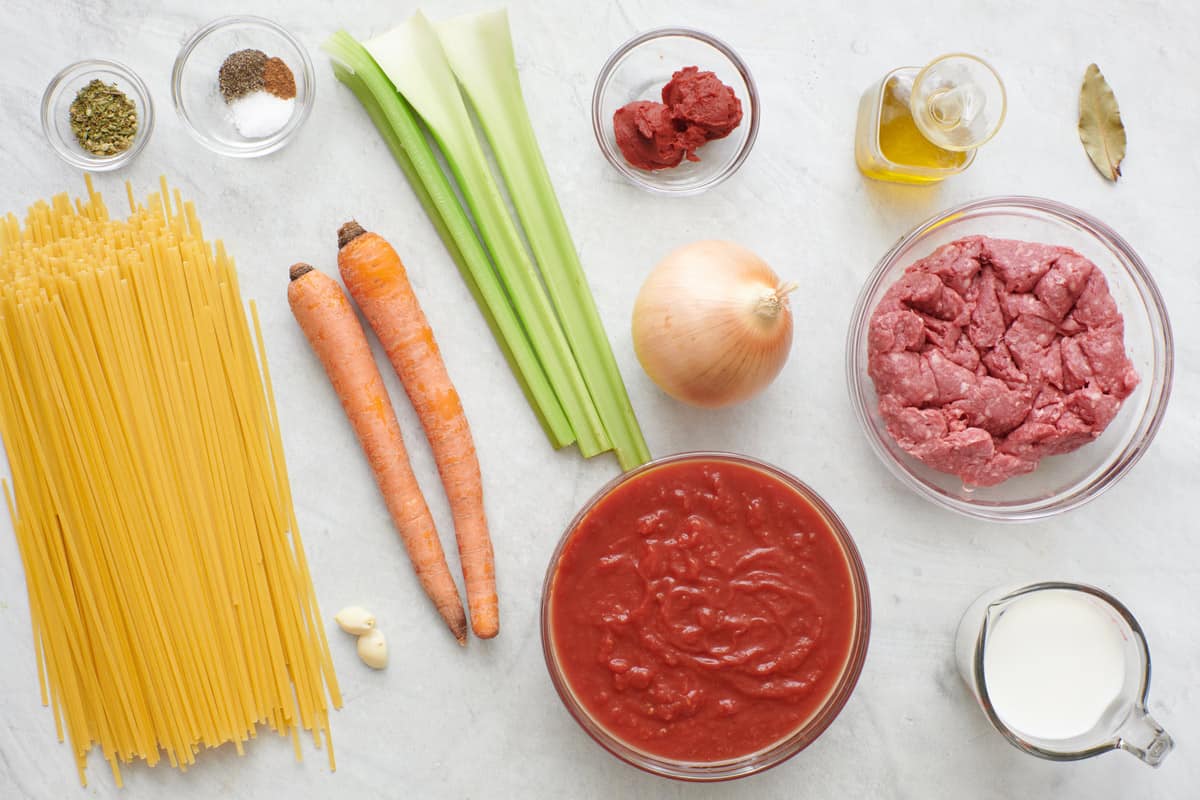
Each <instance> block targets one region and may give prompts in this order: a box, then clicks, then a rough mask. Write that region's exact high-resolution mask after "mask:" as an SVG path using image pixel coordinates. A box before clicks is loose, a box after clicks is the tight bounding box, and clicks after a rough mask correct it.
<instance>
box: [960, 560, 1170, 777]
mask: <svg viewBox="0 0 1200 800" xmlns="http://www.w3.org/2000/svg"><path fill="white" fill-rule="evenodd" d="M955 655H956V658H957V660H958V668H959V671H960V673H961V674H962V676H963V680H964V681H966V684H967V688H969V689H970V690H971V692H972V693H973V694H974V695H975V698H976V700H978V701H979V705H980V706H981V707H982V708H983V711H984V713H985V714H986V715H987V717H988V720H989V721H990V722H991V723H992V726H993V727H995V728H996V730H998V731H1000V733H1002V734H1004V736H1005V738H1007V739H1008V740H1009V741H1010V742H1011V743H1012V744H1014V745H1015V746H1017V747H1019V748H1020V749H1022V750H1024V751H1025V752H1027V753H1032V754H1033V755H1035V756H1040V757H1041V758H1048V759H1052V760H1055V761H1075V760H1078V759H1081V758H1088V757H1090V756H1095V755H1099V754H1101V753H1106V752H1108V751H1109V750H1118V749H1120V750H1124V751H1126V752H1128V753H1132V754H1133V755H1135V756H1137V757H1138V758H1140V759H1141V760H1142V761H1144V762H1146V763H1147V764H1149V765H1151V766H1155V767H1156V766H1158V765H1159V763H1160V762H1161V761H1162V760H1163V758H1165V757H1166V756H1167V754H1168V753H1170V752H1171V749H1172V748H1173V747H1174V742H1173V740H1172V739H1171V736H1170V735H1169V734H1168V733H1167V732H1166V731H1165V730H1163V728H1162V726H1161V725H1159V724H1158V723H1157V722H1155V721H1154V719H1153V718H1152V717H1151V716H1150V715H1149V714H1147V713H1146V694H1147V692H1148V690H1149V685H1150V651H1149V649H1148V648H1147V646H1146V638H1145V635H1144V634H1143V633H1142V629H1141V626H1139V625H1138V622H1137V620H1136V619H1134V616H1133V614H1131V613H1130V612H1129V609H1127V608H1126V607H1125V606H1124V605H1122V604H1121V603H1120V602H1119V601H1118V600H1117V599H1116V598H1115V597H1113V596H1112V595H1110V594H1108V593H1106V592H1104V591H1101V590H1100V589H1097V588H1095V587H1092V586H1086V585H1083V584H1076V583H1060V582H1047V583H1035V584H1031V585H1028V586H1021V587H1015V588H1014V587H1009V588H1001V589H994V590H992V591H990V592H987V593H985V594H984V595H983V596H982V597H980V598H979V599H978V600H976V601H975V603H974V604H972V605H971V607H970V608H969V609H967V612H966V614H965V615H964V616H963V618H962V622H960V623H959V627H958V634H957V636H956V639H955Z"/></svg>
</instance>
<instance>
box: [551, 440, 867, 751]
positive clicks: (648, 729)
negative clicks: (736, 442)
mask: <svg viewBox="0 0 1200 800" xmlns="http://www.w3.org/2000/svg"><path fill="white" fill-rule="evenodd" d="M550 592H551V597H550V625H551V632H552V637H553V649H554V652H555V654H556V657H557V660H558V662H559V665H560V667H561V670H562V673H563V676H564V679H565V680H566V682H567V683H568V684H569V686H570V687H571V689H572V690H573V692H574V694H575V695H576V697H577V698H578V700H579V702H580V703H581V704H582V705H583V706H584V708H585V709H586V710H587V712H588V713H589V714H590V715H591V716H592V718H593V719H594V720H595V721H596V722H597V723H599V724H600V725H601V726H602V727H604V728H605V729H607V730H608V731H609V732H610V733H612V734H613V735H614V736H616V737H617V738H618V739H620V740H622V741H624V742H625V743H627V744H629V745H631V746H633V747H635V748H638V749H640V750H643V751H646V752H648V753H651V754H654V755H657V756H660V757H665V758H671V759H675V760H681V761H695V762H712V761H722V760H727V759H733V758H738V757H741V756H745V755H748V754H750V753H754V752H757V751H759V750H761V749H763V748H765V747H768V746H770V745H772V744H774V743H776V742H778V741H780V740H782V739H784V738H786V737H788V736H790V735H791V734H792V733H794V732H795V731H796V730H798V729H799V728H800V727H801V726H803V725H804V724H805V723H806V722H808V721H809V720H810V719H811V718H812V717H813V716H814V714H816V712H817V711H818V710H819V709H820V708H821V707H822V706H823V705H824V703H825V701H826V699H827V698H828V697H829V695H830V693H831V692H832V690H833V688H834V687H835V685H836V684H837V682H838V679H839V678H840V676H841V675H842V673H843V671H844V669H845V666H846V663H847V661H848V656H849V653H850V649H851V645H852V642H853V639H854V630H855V622H856V620H855V595H854V586H853V583H852V578H851V570H850V566H849V562H848V560H847V556H846V554H845V551H844V549H843V548H842V545H841V544H840V542H839V540H838V538H837V535H836V534H835V533H834V531H833V529H832V528H831V527H830V525H829V523H828V522H827V521H826V519H825V517H824V516H823V515H822V514H821V512H820V511H819V510H818V509H817V508H815V507H814V506H813V505H812V504H811V503H810V502H809V501H808V499H806V498H805V497H803V496H802V495H801V494H799V493H798V492H797V491H796V490H795V489H793V488H792V487H791V486H789V485H788V484H786V483H784V482H783V481H781V480H779V479H778V478H776V477H774V476H773V475H770V474H768V473H766V472H763V471H762V470H759V469H756V468H754V467H752V466H749V465H746V464H742V463H738V462H732V461H725V460H719V459H711V458H706V459H696V460H687V461H679V462H673V463H668V464H664V465H662V466H661V467H657V468H654V469H652V470H649V471H647V472H645V473H642V474H640V475H637V476H635V477H634V478H632V479H630V480H628V481H626V482H625V483H623V484H620V485H619V486H617V487H616V488H615V489H614V490H613V491H612V492H610V493H609V494H608V495H607V496H606V497H604V498H602V499H601V500H600V501H599V502H598V503H597V504H596V505H595V506H594V507H593V508H592V509H591V511H590V512H589V513H588V514H587V516H586V517H584V519H583V520H582V521H581V522H580V523H579V525H578V526H577V527H576V529H575V531H574V532H573V534H572V535H571V536H570V538H569V539H568V541H567V543H566V545H565V546H564V548H563V551H562V554H561V556H560V558H559V562H558V566H557V569H556V571H555V573H554V577H553V582H552V585H551V589H550Z"/></svg>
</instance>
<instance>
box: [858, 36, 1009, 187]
mask: <svg viewBox="0 0 1200 800" xmlns="http://www.w3.org/2000/svg"><path fill="white" fill-rule="evenodd" d="M1005 109H1006V100H1005V94H1004V84H1003V83H1001V81H1000V76H998V75H997V74H996V72H995V70H993V69H992V68H991V67H990V66H989V65H988V64H987V63H986V62H985V61H983V60H981V59H979V58H976V57H975V56H969V55H964V54H957V53H956V54H951V55H945V56H941V57H940V58H937V59H935V60H934V61H932V62H930V64H928V65H927V66H926V67H924V68H923V69H922V68H918V67H901V68H899V69H895V70H892V71H891V72H889V73H888V74H887V75H884V76H883V78H882V79H880V81H879V82H878V83H876V84H875V85H873V86H872V87H871V88H870V89H868V90H867V91H866V92H865V93H864V94H863V96H862V100H861V101H860V102H859V106H858V132H857V134H856V135H855V143H854V157H855V160H856V161H857V162H858V168H859V169H860V170H862V172H863V174H864V175H866V176H867V177H868V178H875V179H877V180H883V181H894V182H896V183H917V184H924V183H936V182H938V181H941V180H943V179H945V178H947V177H949V176H950V175H957V174H958V173H960V172H962V171H963V170H965V169H966V168H967V167H969V166H970V165H971V162H972V161H974V160H975V150H976V149H977V148H978V147H979V146H980V145H982V144H983V143H984V142H986V141H988V140H989V139H991V138H992V137H993V136H995V135H996V131H998V130H999V129H1000V125H1001V123H1003V122H1004V113H1005Z"/></svg>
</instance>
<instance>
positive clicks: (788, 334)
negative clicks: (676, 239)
mask: <svg viewBox="0 0 1200 800" xmlns="http://www.w3.org/2000/svg"><path fill="white" fill-rule="evenodd" d="M795 288H796V285H795V284H793V283H783V282H781V281H780V280H779V276H778V275H776V274H775V272H774V271H773V270H772V269H771V268H770V267H769V266H767V264H766V262H765V261H763V260H762V259H761V258H759V257H758V256H756V255H755V254H754V253H751V252H750V251H749V250H747V249H745V248H744V247H740V246H739V245H736V244H733V243H732V242H724V241H715V240H707V241H700V242H694V243H692V244H689V245H686V246H684V247H681V248H679V249H678V250H675V251H674V252H672V253H671V254H670V255H668V256H667V257H666V258H664V259H663V260H662V261H660V262H659V263H658V266H656V267H655V268H654V270H653V271H652V272H651V273H650V275H649V277H647V278H646V282H645V283H644V284H642V289H641V291H640V292H638V296H637V301H636V302H635V303H634V306H633V347H634V350H635V351H636V352H637V357H638V360H639V361H640V362H641V364H642V368H643V369H644V370H646V374H647V375H649V376H650V378H651V380H653V381H654V382H655V383H656V384H658V386H659V388H661V389H662V390H663V391H664V392H666V393H667V394H669V395H671V397H674V398H675V399H677V400H682V401H683V402H685V403H691V404H692V405H696V406H703V407H705V408H719V407H721V406H728V405H733V404H734V403H740V402H741V401H743V400H746V399H748V398H750V397H752V396H753V395H755V394H757V393H758V392H760V391H762V390H763V389H764V388H766V386H767V384H769V383H770V382H771V381H772V380H774V379H775V376H776V375H778V374H779V371H780V370H781V369H782V368H783V365H784V362H785V361H787V357H788V352H789V351H790V349H791V345H792V311H791V308H790V307H789V304H788V297H787V296H788V293H790V292H791V291H792V290H793V289H795Z"/></svg>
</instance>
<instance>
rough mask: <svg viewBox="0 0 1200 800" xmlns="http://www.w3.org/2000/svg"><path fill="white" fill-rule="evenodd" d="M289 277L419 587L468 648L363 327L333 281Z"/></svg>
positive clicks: (299, 267) (309, 275)
mask: <svg viewBox="0 0 1200 800" xmlns="http://www.w3.org/2000/svg"><path fill="white" fill-rule="evenodd" d="M290 275H291V282H290V283H289V284H288V304H289V305H290V306H291V307H292V314H293V315H294V316H295V317H296V321H297V322H298V323H300V328H301V329H302V330H303V331H304V335H305V336H306V337H307V338H308V342H309V344H311V345H312V348H313V350H314V351H315V352H316V354H317V357H318V358H319V359H321V364H322V365H323V366H324V367H325V373H326V374H327V375H328V376H329V380H330V382H331V383H333V388H334V390H335V391H336V392H337V396H338V399H339V400H341V402H342V408H343V409H345V411H346V416H347V417H349V418H350V424H351V425H352V426H353V427H354V433H355V435H356V436H358V442H359V444H360V445H361V446H362V449H363V452H364V453H366V455H367V461H368V462H369V463H370V464H371V471H372V472H373V473H374V474H375V482H376V483H377V484H378V485H379V491H380V492H382V493H383V499H384V501H385V502H386V503H387V509H388V513H389V514H390V515H391V517H392V522H393V523H394V524H395V526H396V530H398V531H399V532H400V538H401V540H402V541H403V542H404V547H405V549H406V550H408V557H409V558H410V559H411V560H412V563H413V569H414V570H416V573H417V579H418V580H419V581H420V583H421V588H422V589H424V590H425V594H427V595H429V599H430V600H432V601H433V604H434V605H435V606H436V607H437V610H438V613H439V614H441V616H442V619H444V620H445V621H446V624H447V625H449V626H450V630H451V632H453V633H454V638H456V639H458V642H459V644H466V641H467V619H466V614H464V613H463V607H462V601H461V600H460V599H459V596H458V587H457V586H455V585H454V578H453V577H451V575H450V568H449V567H448V566H446V555H445V553H443V552H442V544H441V541H439V539H438V535H437V529H436V528H435V526H434V524H433V516H432V515H431V514H430V513H429V507H428V506H427V505H426V504H425V497H424V495H422V494H421V489H420V487H419V486H418V485H417V478H416V476H415V475H413V471H412V466H411V465H410V464H409V463H408V451H407V450H405V449H404V438H403V436H402V435H401V433H400V423H399V422H398V421H397V420H396V412H395V410H394V409H393V408H392V402H391V400H390V399H389V398H388V394H387V389H386V388H385V387H384V385H383V377H382V376H381V375H380V374H379V369H378V367H376V366H375V358H374V357H373V356H372V355H371V347H370V345H369V344H367V336H366V334H365V333H364V332H363V329H362V325H361V324H359V321H358V317H356V316H355V315H354V310H353V309H352V308H351V307H350V301H349V300H348V299H346V295H345V294H344V293H343V292H342V289H341V287H339V286H338V285H337V282H336V281H335V280H333V278H331V277H329V276H328V275H326V274H324V273H322V272H318V271H316V270H314V269H313V268H312V267H310V266H309V265H307V264H295V265H293V266H292V268H291V272H290Z"/></svg>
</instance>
